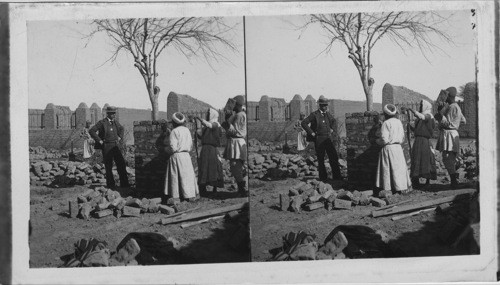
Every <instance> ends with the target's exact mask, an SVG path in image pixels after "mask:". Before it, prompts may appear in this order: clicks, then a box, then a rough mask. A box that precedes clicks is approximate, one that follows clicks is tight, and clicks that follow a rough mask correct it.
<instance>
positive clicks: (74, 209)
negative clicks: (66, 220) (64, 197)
mask: <svg viewBox="0 0 500 285" xmlns="http://www.w3.org/2000/svg"><path fill="white" fill-rule="evenodd" d="M68 204H69V216H70V217H72V218H76V217H77V216H78V203H77V202H76V201H68Z"/></svg>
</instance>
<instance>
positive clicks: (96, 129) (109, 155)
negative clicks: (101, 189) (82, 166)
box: [89, 107, 129, 188]
mask: <svg viewBox="0 0 500 285" xmlns="http://www.w3.org/2000/svg"><path fill="white" fill-rule="evenodd" d="M106 114H107V116H106V118H104V119H102V120H100V121H99V122H97V124H95V125H94V126H93V127H92V128H91V129H90V130H89V134H90V135H91V136H92V138H93V139H94V140H95V141H96V145H100V146H101V149H102V156H103V160H104V166H105V167H106V185H107V187H108V188H114V187H115V186H116V185H115V179H114V177H113V160H114V161H115V163H116V168H117V170H118V175H119V176H120V186H121V187H129V184H128V177H127V169H126V164H125V159H124V158H123V155H122V152H121V150H120V147H119V142H120V141H121V140H122V139H123V127H122V125H120V123H118V121H117V120H116V119H115V117H116V108H115V107H107V109H106Z"/></svg>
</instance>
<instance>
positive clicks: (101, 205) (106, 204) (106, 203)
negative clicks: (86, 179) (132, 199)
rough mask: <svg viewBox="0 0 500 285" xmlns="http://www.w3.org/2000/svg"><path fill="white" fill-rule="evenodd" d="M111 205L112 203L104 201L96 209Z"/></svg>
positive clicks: (99, 209)
mask: <svg viewBox="0 0 500 285" xmlns="http://www.w3.org/2000/svg"><path fill="white" fill-rule="evenodd" d="M109 205H111V203H110V202H104V203H101V204H98V205H97V206H96V208H95V209H96V210H97V211H102V210H106V209H107V208H109Z"/></svg>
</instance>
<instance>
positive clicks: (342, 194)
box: [337, 191, 354, 201]
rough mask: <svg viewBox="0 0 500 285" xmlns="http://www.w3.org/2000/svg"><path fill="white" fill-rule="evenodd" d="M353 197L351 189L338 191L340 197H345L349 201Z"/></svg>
mask: <svg viewBox="0 0 500 285" xmlns="http://www.w3.org/2000/svg"><path fill="white" fill-rule="evenodd" d="M353 197H354V195H353V194H352V193H351V192H349V191H343V192H340V193H338V195H337V198H338V199H343V200H348V201H352V199H353Z"/></svg>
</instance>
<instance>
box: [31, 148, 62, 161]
mask: <svg viewBox="0 0 500 285" xmlns="http://www.w3.org/2000/svg"><path fill="white" fill-rule="evenodd" d="M29 154H30V160H38V159H54V158H61V157H63V158H67V157H68V154H67V153H66V152H60V151H57V150H46V149H45V148H43V147H42V146H35V147H30V148H29Z"/></svg>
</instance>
